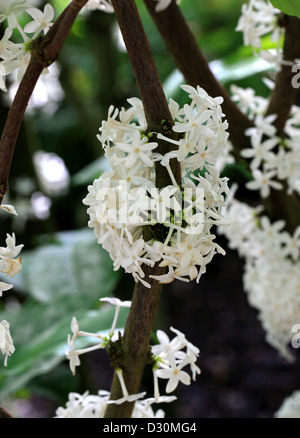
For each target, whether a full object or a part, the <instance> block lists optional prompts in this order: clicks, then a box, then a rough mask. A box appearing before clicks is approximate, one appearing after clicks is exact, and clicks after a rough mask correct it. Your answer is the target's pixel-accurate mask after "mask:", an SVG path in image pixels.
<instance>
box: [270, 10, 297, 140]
mask: <svg viewBox="0 0 300 438" xmlns="http://www.w3.org/2000/svg"><path fill="white" fill-rule="evenodd" d="M282 25H283V26H284V27H285V37H284V45H283V60H284V61H289V62H290V63H294V62H295V60H296V59H300V19H299V18H297V17H291V16H288V15H285V16H284V18H283V20H282ZM293 76H294V73H293V71H292V67H291V65H282V66H281V70H280V71H279V72H278V73H277V75H276V79H275V88H274V90H273V92H272V94H271V99H270V102H269V106H268V109H267V114H277V119H276V120H275V121H274V126H275V127H276V128H277V132H278V134H279V135H283V132H284V127H285V124H286V121H287V119H288V117H289V115H290V111H291V107H292V105H294V104H295V101H296V97H297V94H298V89H297V88H294V87H293V85H292V84H293V82H292V79H293Z"/></svg>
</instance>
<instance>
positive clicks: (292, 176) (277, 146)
mask: <svg viewBox="0 0 300 438" xmlns="http://www.w3.org/2000/svg"><path fill="white" fill-rule="evenodd" d="M231 91H232V94H233V99H234V100H235V101H236V102H237V103H238V105H239V106H240V108H241V109H242V111H243V112H245V113H246V114H247V115H248V116H249V117H250V119H251V120H252V121H253V124H254V126H253V127H252V128H249V129H248V130H247V131H246V132H245V135H246V136H249V140H250V148H247V149H243V150H242V151H241V156H242V157H244V158H246V159H247V160H249V163H250V170H251V172H252V176H253V181H249V182H248V183H247V184H246V187H248V188H249V189H250V190H259V191H260V194H261V196H262V197H263V198H266V197H268V196H269V194H270V190H271V189H275V190H280V189H282V187H283V185H282V183H281V181H285V182H286V183H287V187H288V194H291V193H292V192H296V193H298V194H299V193H300V148H299V136H300V129H299V121H300V109H299V107H298V106H296V105H294V106H293V107H292V108H291V112H290V117H289V118H288V120H287V122H286V125H285V128H284V138H282V137H280V136H278V134H277V132H276V128H275V127H274V126H273V122H274V120H275V119H276V115H275V114H270V115H268V116H264V114H265V111H266V108H267V104H268V102H267V99H264V98H262V97H259V96H256V95H255V92H254V90H252V89H250V88H248V89H246V90H243V89H241V88H240V87H237V86H233V87H232V88H231Z"/></svg>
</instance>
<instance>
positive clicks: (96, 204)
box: [83, 85, 229, 287]
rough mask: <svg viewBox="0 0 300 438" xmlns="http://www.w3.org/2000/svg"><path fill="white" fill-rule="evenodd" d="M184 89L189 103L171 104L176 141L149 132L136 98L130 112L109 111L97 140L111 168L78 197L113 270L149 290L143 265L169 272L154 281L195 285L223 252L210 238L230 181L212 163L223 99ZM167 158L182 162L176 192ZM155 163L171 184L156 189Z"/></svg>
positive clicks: (219, 152) (219, 144)
mask: <svg viewBox="0 0 300 438" xmlns="http://www.w3.org/2000/svg"><path fill="white" fill-rule="evenodd" d="M182 88H183V90H184V91H185V92H187V93H189V97H190V104H186V105H184V107H183V108H180V107H179V105H178V104H177V103H176V102H175V101H174V100H172V99H170V101H169V107H170V111H171V114H172V117H173V118H174V122H175V124H174V126H173V131H174V132H175V133H177V134H178V136H179V137H180V139H179V140H178V141H175V140H171V139H170V138H168V137H166V136H165V135H162V134H159V133H158V134H157V133H155V132H148V127H147V123H146V120H145V114H144V110H143V105H142V102H141V101H140V100H139V99H138V98H132V99H128V102H129V104H130V105H131V107H130V108H129V109H127V110H125V109H124V108H122V109H121V110H118V109H115V108H114V107H110V109H109V114H108V119H107V120H106V121H103V123H102V126H101V128H100V132H101V133H100V134H99V135H98V139H99V140H100V142H101V143H102V146H103V148H104V151H105V156H106V158H107V160H108V162H109V165H110V167H111V169H112V170H111V171H107V172H105V173H104V174H102V175H101V177H100V178H98V179H96V180H95V181H94V183H93V184H92V185H90V186H89V187H88V192H89V193H88V195H87V196H86V198H85V199H84V200H83V203H84V204H86V205H88V210H87V211H88V214H89V217H90V220H89V223H88V225H89V227H90V228H93V229H94V231H95V234H96V237H97V241H98V243H99V244H101V245H102V246H103V248H104V249H105V250H107V251H108V252H109V254H110V257H111V258H112V260H113V261H114V269H115V270H117V269H119V268H120V267H122V268H124V270H125V271H126V272H129V273H131V274H132V275H133V277H134V279H135V281H141V282H143V283H144V284H145V286H146V287H149V284H148V283H147V282H145V281H144V280H143V278H144V276H145V274H144V272H143V269H142V265H143V264H147V265H150V266H153V265H154V264H155V263H156V262H159V263H160V266H167V267H168V272H167V274H165V275H162V276H156V277H153V278H155V279H156V280H158V281H159V282H161V283H167V282H171V281H173V280H174V279H175V278H177V279H180V280H183V281H191V280H194V279H196V281H197V282H198V281H199V279H200V276H201V275H202V273H204V272H205V271H206V265H207V264H208V263H209V262H210V261H211V259H212V257H213V256H214V254H215V253H216V252H219V253H221V254H224V251H223V249H222V248H220V246H219V245H218V244H217V243H216V242H214V239H215V237H216V236H215V235H213V234H211V228H212V226H213V225H223V224H225V222H224V221H222V218H221V215H220V208H221V206H222V205H223V203H224V199H225V196H226V195H228V194H229V189H228V185H227V181H228V179H227V178H225V177H222V178H221V177H220V172H219V170H218V166H217V165H216V164H217V162H218V159H219V157H220V156H221V157H222V156H223V152H224V151H223V150H224V149H226V148H227V143H228V141H227V140H228V133H227V131H226V129H227V122H226V121H223V120H222V118H223V113H222V109H221V103H222V98H211V97H210V96H209V95H208V94H207V93H206V92H205V91H204V90H203V89H202V88H200V87H198V88H197V89H195V88H193V87H191V86H187V85H183V86H182ZM162 123H163V122H162ZM158 141H163V142H166V143H169V144H167V145H166V146H167V147H168V148H169V146H170V145H171V146H172V147H173V148H175V149H174V150H172V151H171V152H168V153H166V154H165V155H162V154H160V153H158V152H156V149H157V147H158ZM171 160H177V162H179V163H180V166H181V173H182V181H181V187H179V186H178V184H177V182H176V180H175V178H174V175H173V172H172V170H171ZM156 162H159V163H160V164H161V166H162V171H164V170H165V172H166V174H169V176H170V182H171V184H170V185H168V186H167V187H165V188H163V189H161V190H160V189H158V188H157V187H156V170H155V169H156V166H155V163H156ZM157 224H158V225H159V226H160V229H159V235H155V238H153V237H152V238H151V237H150V238H147V237H145V236H144V234H143V230H144V229H145V225H147V226H148V227H152V230H154V229H155V228H153V226H155V225H157ZM153 232H155V231H153Z"/></svg>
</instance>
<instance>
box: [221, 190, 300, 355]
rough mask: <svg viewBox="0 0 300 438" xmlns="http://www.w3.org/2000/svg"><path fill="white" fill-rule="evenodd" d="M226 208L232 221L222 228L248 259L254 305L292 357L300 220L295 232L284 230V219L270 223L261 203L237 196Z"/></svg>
mask: <svg viewBox="0 0 300 438" xmlns="http://www.w3.org/2000/svg"><path fill="white" fill-rule="evenodd" d="M223 214H224V217H225V218H226V219H227V220H228V221H230V222H231V225H230V226H229V227H224V228H222V229H220V232H221V233H224V234H225V236H226V237H227V239H228V242H229V247H230V248H232V249H234V250H237V251H238V254H239V255H240V256H241V257H243V258H244V259H245V267H244V270H245V272H244V276H243V281H244V288H245V291H246V292H247V295H248V301H249V303H250V305H251V306H253V307H254V308H256V309H257V310H258V312H259V319H260V321H261V324H262V326H263V328H264V329H265V331H266V339H267V341H268V342H269V343H270V344H271V345H272V346H273V347H274V348H276V349H277V350H278V351H279V353H280V354H281V355H282V356H284V357H285V358H286V359H287V360H293V355H292V354H291V352H290V349H289V344H290V342H291V340H292V337H293V336H294V333H293V332H292V327H293V326H294V325H295V324H297V323H298V322H299V315H300V296H299V287H300V261H299V255H300V226H299V227H298V228H297V229H296V231H295V233H294V234H293V235H290V234H289V233H288V232H286V231H284V225H285V223H284V221H277V222H275V223H271V222H270V220H269V219H268V218H267V217H266V216H264V215H263V214H262V208H260V207H258V208H253V207H250V206H248V205H246V204H245V203H241V202H239V201H237V200H235V199H231V200H230V202H228V205H227V207H226V208H225V211H224V213H223Z"/></svg>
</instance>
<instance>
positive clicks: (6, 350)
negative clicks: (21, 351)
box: [0, 320, 15, 366]
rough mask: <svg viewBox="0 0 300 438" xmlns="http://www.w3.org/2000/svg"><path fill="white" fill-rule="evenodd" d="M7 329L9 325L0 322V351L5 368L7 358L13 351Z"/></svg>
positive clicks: (5, 322)
mask: <svg viewBox="0 0 300 438" xmlns="http://www.w3.org/2000/svg"><path fill="white" fill-rule="evenodd" d="M9 328H10V325H9V323H8V322H7V321H5V320H3V321H1V322H0V351H1V353H2V354H4V355H5V359H4V365H5V366H7V358H8V356H11V355H12V354H13V353H14V351H15V347H14V344H13V340H12V337H11V334H10V330H9Z"/></svg>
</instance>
